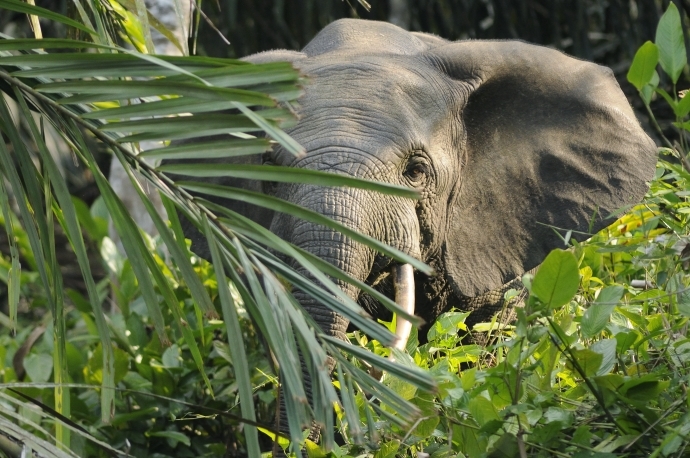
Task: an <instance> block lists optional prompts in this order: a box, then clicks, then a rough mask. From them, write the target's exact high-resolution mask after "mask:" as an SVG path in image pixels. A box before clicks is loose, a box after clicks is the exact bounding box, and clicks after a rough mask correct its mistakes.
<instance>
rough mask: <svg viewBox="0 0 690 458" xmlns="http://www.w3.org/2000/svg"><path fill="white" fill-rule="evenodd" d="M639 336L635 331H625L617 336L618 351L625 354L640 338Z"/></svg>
mask: <svg viewBox="0 0 690 458" xmlns="http://www.w3.org/2000/svg"><path fill="white" fill-rule="evenodd" d="M639 336H640V335H639V334H638V333H637V331H635V330H632V329H631V330H630V331H623V332H619V333H618V334H616V336H615V337H616V342H617V344H616V351H617V352H618V353H625V352H626V351H628V350H629V349H630V348H631V347H632V346H633V345H634V344H635V342H637V339H638V338H639Z"/></svg>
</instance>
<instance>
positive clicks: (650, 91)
mask: <svg viewBox="0 0 690 458" xmlns="http://www.w3.org/2000/svg"><path fill="white" fill-rule="evenodd" d="M658 86H659V74H658V73H657V72H656V70H654V73H653V74H652V79H651V81H650V82H649V84H645V85H644V87H643V88H642V90H640V97H642V100H643V101H644V103H645V104H646V105H649V104H650V103H651V101H652V96H653V95H654V93H655V91H656V88H657V87H658Z"/></svg>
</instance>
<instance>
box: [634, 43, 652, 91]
mask: <svg viewBox="0 0 690 458" xmlns="http://www.w3.org/2000/svg"><path fill="white" fill-rule="evenodd" d="M658 62H659V49H658V48H657V47H656V45H655V44H654V43H652V42H651V41H647V42H646V43H645V44H643V45H642V46H641V47H640V49H638V50H637V53H635V58H634V59H633V63H632V65H631V66H630V70H628V81H630V82H631V83H632V85H633V86H635V87H636V88H637V90H638V91H641V90H642V88H643V87H644V86H645V85H646V84H649V83H650V82H651V80H652V77H653V76H654V71H655V69H656V66H657V64H658Z"/></svg>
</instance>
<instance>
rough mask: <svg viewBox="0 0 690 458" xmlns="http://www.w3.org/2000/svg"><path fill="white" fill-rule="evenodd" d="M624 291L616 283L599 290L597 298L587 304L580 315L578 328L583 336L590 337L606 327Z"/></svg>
mask: <svg viewBox="0 0 690 458" xmlns="http://www.w3.org/2000/svg"><path fill="white" fill-rule="evenodd" d="M624 292H625V289H624V288H623V287H622V286H618V285H614V286H607V287H606V288H604V289H603V290H601V292H600V293H599V296H598V297H597V300H596V301H594V303H593V304H592V305H590V306H589V308H588V309H587V311H586V312H585V314H584V316H583V317H582V321H581V323H580V330H581V331H582V336H583V337H585V338H589V337H592V336H594V335H596V334H598V333H599V332H601V331H602V330H603V329H604V328H605V327H606V325H607V324H608V322H609V317H610V316H611V313H612V312H613V309H615V308H616V305H618V303H619V302H620V300H621V297H623V293H624Z"/></svg>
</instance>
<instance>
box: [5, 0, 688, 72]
mask: <svg viewBox="0 0 690 458" xmlns="http://www.w3.org/2000/svg"><path fill="white" fill-rule="evenodd" d="M146 3H147V4H154V3H156V1H155V0H147V2H146ZM198 3H199V4H200V5H201V7H202V10H203V12H204V14H205V16H206V19H204V18H202V19H201V20H200V21H199V22H198V38H199V39H198V45H197V53H198V54H204V55H209V56H216V57H242V56H246V55H248V54H252V53H256V52H260V51H266V50H269V49H277V48H283V49H301V48H302V47H303V46H304V45H305V44H306V43H307V42H309V40H311V39H312V38H313V37H314V35H315V34H316V33H318V31H319V30H321V29H322V28H323V27H324V26H326V25H327V24H329V23H331V22H333V21H334V20H336V19H340V18H345V17H351V18H361V19H371V20H378V21H389V22H392V23H394V24H397V25H399V26H401V27H403V28H405V29H408V30H412V31H421V32H429V33H435V34H437V35H439V36H442V37H444V38H447V39H449V40H460V39H467V38H477V39H521V40H526V41H530V42H532V43H539V44H543V45H548V46H553V47H555V48H557V49H561V50H563V51H565V52H567V53H569V54H572V55H574V56H578V57H582V58H584V59H588V60H593V61H596V62H600V63H605V64H607V65H609V66H613V67H614V69H615V68H619V69H624V68H625V67H626V62H627V63H629V62H630V59H631V58H632V56H633V55H634V53H635V51H636V50H637V47H638V46H639V44H640V43H643V42H645V41H646V40H651V39H653V37H654V33H655V31H656V25H657V23H658V21H659V18H660V17H661V13H662V12H663V11H664V10H665V9H666V7H667V6H668V4H669V1H668V0H388V1H385V0H384V1H382V0H370V3H369V5H370V7H369V9H367V8H366V7H365V6H363V4H362V3H358V2H357V0H206V1H203V2H202V1H199V2H198ZM675 3H676V5H677V6H678V9H679V10H681V11H686V12H688V11H690V1H687V0H677V1H675ZM36 5H38V6H43V7H46V8H49V9H51V10H53V11H57V12H61V13H62V14H66V15H72V16H73V15H74V11H72V10H73V9H74V8H75V7H74V2H73V1H71V0H37V1H36ZM210 23H212V24H213V27H211V26H210ZM45 27H46V30H44V34H45V35H46V36H56V35H60V34H64V33H65V32H64V30H61V26H60V27H57V29H56V25H55V24H49V23H46V25H45ZM8 28H9V29H8ZM0 30H3V31H4V32H5V33H8V32H9V31H12V32H14V33H13V36H20V35H21V34H20V33H17V32H16V31H23V32H24V34H26V35H29V34H30V28H29V27H28V23H27V19H26V17H25V16H24V15H22V14H18V13H11V12H8V11H3V12H0ZM219 35H222V36H224V37H226V38H227V40H229V44H225V42H224V41H223V40H222V39H221V38H220V37H219Z"/></svg>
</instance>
